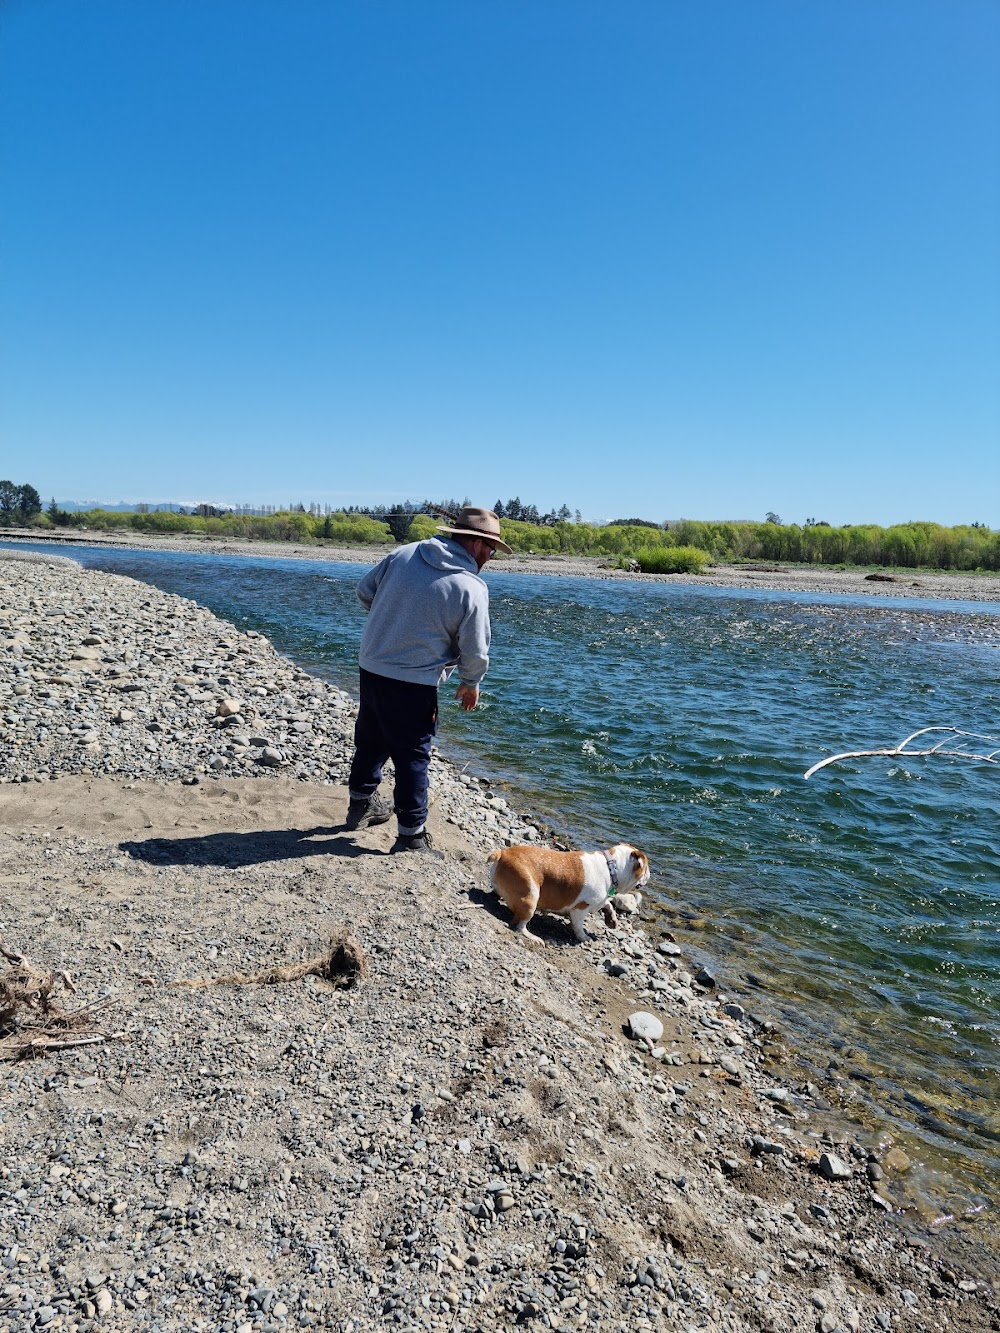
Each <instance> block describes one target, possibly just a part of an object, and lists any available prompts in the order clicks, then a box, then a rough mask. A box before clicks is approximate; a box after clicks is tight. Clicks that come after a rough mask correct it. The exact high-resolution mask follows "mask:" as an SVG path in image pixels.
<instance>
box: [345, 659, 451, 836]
mask: <svg viewBox="0 0 1000 1333" xmlns="http://www.w3.org/2000/svg"><path fill="white" fill-rule="evenodd" d="M437 719H438V695H437V690H436V688H435V687H434V686H433V685H414V684H412V682H410V681H408V680H392V679H391V678H390V677H389V676H376V675H374V674H373V673H372V672H371V671H365V670H364V669H362V671H361V707H360V709H359V710H358V720H357V722H356V723H355V725H354V760H353V762H352V764H351V776H350V780H349V788H350V793H351V798H352V799H357V798H359V797H369V796H373V795H374V794H375V792H376V790H377V788H378V784H379V783H380V782H381V781H382V765H383V764H384V763H385V761H386V760H387V759H391V760H392V762H393V766H394V767H395V769H396V786H395V791H394V793H393V807H394V809H395V811H396V820H397V822H398V824H399V829H400V832H402V833H414V832H416V831H417V830H418V829H422V828H423V826H424V824H425V823H426V822H427V786H428V774H427V768H428V765H429V764H430V758H431V741H432V740H433V739H434V735H435V733H436V732H437Z"/></svg>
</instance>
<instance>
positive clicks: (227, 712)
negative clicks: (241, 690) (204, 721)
mask: <svg viewBox="0 0 1000 1333" xmlns="http://www.w3.org/2000/svg"><path fill="white" fill-rule="evenodd" d="M242 712H243V701H242V700H241V699H223V700H222V702H221V703H220V704H219V706H218V708H217V709H216V710H215V716H216V717H235V716H236V715H237V713H242Z"/></svg>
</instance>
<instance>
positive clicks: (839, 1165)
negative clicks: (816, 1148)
mask: <svg viewBox="0 0 1000 1333" xmlns="http://www.w3.org/2000/svg"><path fill="white" fill-rule="evenodd" d="M819 1173H820V1175H821V1176H822V1177H823V1179H824V1180H850V1179H851V1177H852V1176H853V1175H854V1172H853V1171H852V1170H851V1168H850V1167H849V1166H848V1165H847V1163H846V1162H845V1161H843V1159H842V1158H840V1157H838V1156H837V1155H836V1153H832V1152H825V1153H823V1155H822V1156H821V1157H820V1159H819Z"/></svg>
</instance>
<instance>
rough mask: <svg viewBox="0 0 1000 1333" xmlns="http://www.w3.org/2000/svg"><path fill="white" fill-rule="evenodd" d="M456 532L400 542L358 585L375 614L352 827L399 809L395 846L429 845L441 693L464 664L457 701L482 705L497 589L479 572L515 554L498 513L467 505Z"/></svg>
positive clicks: (366, 647)
mask: <svg viewBox="0 0 1000 1333" xmlns="http://www.w3.org/2000/svg"><path fill="white" fill-rule="evenodd" d="M438 526H439V530H440V531H441V532H442V533H445V534H447V535H446V536H442V537H429V538H428V539H427V540H426V541H422V542H411V543H410V544H409V545H407V546H401V547H399V548H398V549H397V550H395V551H392V552H390V554H389V555H387V556H386V558H385V559H384V560H383V561H382V562H381V564H378V565H376V566H375V568H374V569H373V570H372V571H371V572H370V573H368V574H366V575H365V577H364V578H363V579H362V580H361V582H360V583H359V584H358V600H359V601H360V603H361V605H362V606H363V607H364V608H365V610H366V611H367V612H368V623H367V624H366V625H365V632H364V634H363V635H362V637H361V655H360V660H361V707H360V710H359V712H358V720H357V724H356V725H355V728H354V747H355V749H354V761H353V763H352V764H351V775H350V779H349V789H350V805H349V807H348V812H347V827H348V828H349V829H361V828H368V827H370V826H371V825H373V824H384V823H385V822H386V820H387V819H389V818H391V816H392V813H393V810H395V814H396V821H397V827H398V831H399V836H398V839H397V841H396V845H395V847H394V848H393V851H415V852H422V851H426V850H427V849H428V848H430V846H431V838H430V834H429V833H428V832H427V786H428V766H429V764H430V757H431V741H432V740H433V738H434V734H435V732H436V731H437V717H438V696H437V689H438V686H439V685H440V684H442V683H443V682H444V681H446V680H447V679H448V677H449V676H450V675H451V673H452V671H453V670H454V668H455V667H456V666H457V667H458V679H459V686H458V689H457V690H456V691H455V698H456V699H458V700H460V702H461V704H462V707H463V708H464V709H465V710H466V712H470V711H471V710H472V709H473V708H475V707H476V705H477V704H478V702H479V683H480V681H481V680H482V679H483V677H484V676H485V675H486V668H487V667H488V666H489V649H490V615H489V592H488V590H487V587H486V583H485V581H484V580H483V579H482V578H481V577H480V574H479V571H480V570H481V569H482V568H483V566H484V565H485V564H486V563H487V562H488V561H489V560H490V559H491V558H492V557H493V555H494V554H495V552H496V551H497V550H501V551H505V552H506V553H507V554H508V555H510V554H512V552H511V548H510V547H509V546H508V545H507V543H506V542H505V541H502V540H501V537H500V520H499V519H498V518H497V516H496V514H494V513H493V512H492V510H489V509H475V508H472V507H470V506H466V507H465V508H464V509H463V510H462V511H461V513H460V514H459V516H458V518H457V519H456V520H455V526H454V527H447V526H445V525H443V524H439V525H438ZM389 758H391V759H392V762H393V765H394V767H395V770H396V783H395V790H394V793H393V805H392V806H390V805H389V803H388V802H387V801H384V800H383V799H382V798H381V797H380V796H378V794H377V793H378V786H379V783H380V782H381V781H382V765H383V764H384V763H385V761H386V759H389Z"/></svg>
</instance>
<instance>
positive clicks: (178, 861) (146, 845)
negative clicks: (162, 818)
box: [118, 824, 386, 868]
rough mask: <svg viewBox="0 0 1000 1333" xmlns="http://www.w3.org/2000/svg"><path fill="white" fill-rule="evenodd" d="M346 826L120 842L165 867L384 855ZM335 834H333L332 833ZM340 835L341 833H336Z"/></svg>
mask: <svg viewBox="0 0 1000 1333" xmlns="http://www.w3.org/2000/svg"><path fill="white" fill-rule="evenodd" d="M343 834H344V825H343V824H340V825H336V826H334V827H332V828H312V829H266V830H256V831H254V832H252V833H206V834H203V835H202V836H201V837H194V838H146V839H144V840H143V841H141V842H121V843H119V844H118V846H119V848H120V850H121V851H123V852H127V853H128V855H129V856H132V857H134V858H135V859H136V860H137V861H146V862H149V863H150V864H152V865H159V866H166V865H175V866H225V867H227V868H236V867H239V866H253V865H263V864H265V863H266V862H268V861H291V860H295V859H296V858H298V857H305V856H340V857H348V858H352V859H353V858H356V857H360V856H385V855H386V853H385V852H383V851H380V850H379V849H378V848H376V847H362V846H359V845H358V844H357V843H356V842H354V841H353V839H351V838H350V837H344V836H343ZM330 835H334V836H330ZM337 835H339V836H337Z"/></svg>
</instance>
